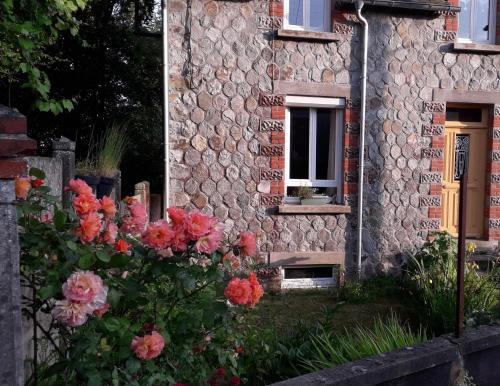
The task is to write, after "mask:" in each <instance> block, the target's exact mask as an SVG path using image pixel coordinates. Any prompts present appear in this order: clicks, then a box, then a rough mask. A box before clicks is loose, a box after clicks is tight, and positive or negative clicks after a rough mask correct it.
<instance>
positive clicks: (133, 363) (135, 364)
mask: <svg viewBox="0 0 500 386" xmlns="http://www.w3.org/2000/svg"><path fill="white" fill-rule="evenodd" d="M126 366H127V369H128V371H130V372H131V373H136V372H138V371H139V370H140V368H141V362H139V361H138V360H137V359H134V358H130V359H129V360H128V361H127V362H126Z"/></svg>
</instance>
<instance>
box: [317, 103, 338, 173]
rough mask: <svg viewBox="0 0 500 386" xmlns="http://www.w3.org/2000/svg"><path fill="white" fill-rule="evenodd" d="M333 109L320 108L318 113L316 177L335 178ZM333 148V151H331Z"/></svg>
mask: <svg viewBox="0 0 500 386" xmlns="http://www.w3.org/2000/svg"><path fill="white" fill-rule="evenodd" d="M331 116H332V111H331V110H329V109H318V111H317V114H316V117H317V118H316V119H317V122H316V179H317V180H333V179H335V161H334V160H333V159H331V157H332V158H333V156H334V151H333V149H330V148H331V147H333V148H335V137H334V136H335V134H334V133H332V122H331V119H330V118H331ZM330 150H332V151H330Z"/></svg>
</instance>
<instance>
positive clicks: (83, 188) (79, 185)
mask: <svg viewBox="0 0 500 386" xmlns="http://www.w3.org/2000/svg"><path fill="white" fill-rule="evenodd" d="M64 190H65V191H66V192H73V193H75V194H86V195H92V194H93V193H92V188H91V187H90V186H88V185H87V183H86V182H85V181H83V180H80V179H72V180H71V181H70V182H69V184H68V186H67V187H65V188H64Z"/></svg>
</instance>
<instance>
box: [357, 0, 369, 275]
mask: <svg viewBox="0 0 500 386" xmlns="http://www.w3.org/2000/svg"><path fill="white" fill-rule="evenodd" d="M364 4H365V2H364V1H363V0H356V13H357V15H358V19H359V20H360V21H361V23H362V24H363V61H362V65H361V67H362V70H361V116H360V125H359V126H360V127H359V133H360V136H359V187H358V250H357V253H358V255H357V258H358V267H357V268H358V277H361V254H362V249H363V240H362V238H363V183H364V170H365V167H364V158H365V121H366V78H367V62H368V21H367V20H366V19H365V18H364V17H363V16H362V15H361V10H362V9H363V6H364Z"/></svg>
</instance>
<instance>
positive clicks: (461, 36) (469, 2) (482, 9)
mask: <svg viewBox="0 0 500 386" xmlns="http://www.w3.org/2000/svg"><path fill="white" fill-rule="evenodd" d="M496 4H497V0H460V8H461V9H460V14H459V16H458V40H459V41H462V42H474V43H491V44H492V43H495V37H496V14H497V12H496V9H497V8H496Z"/></svg>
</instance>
